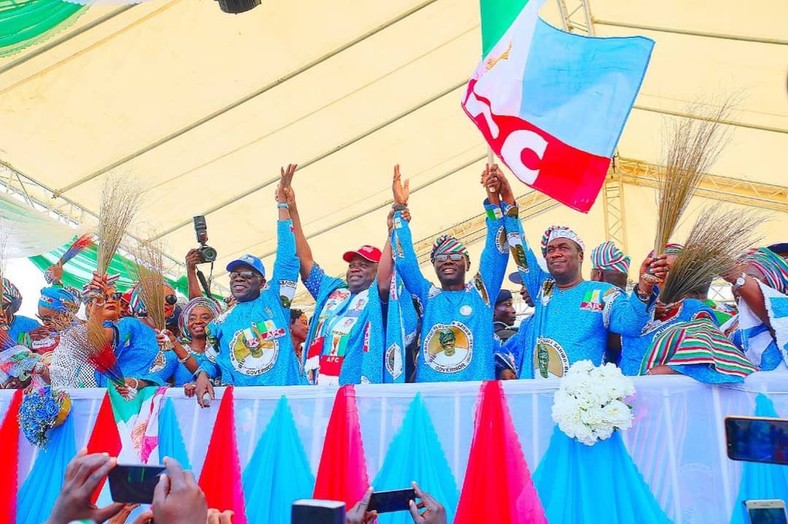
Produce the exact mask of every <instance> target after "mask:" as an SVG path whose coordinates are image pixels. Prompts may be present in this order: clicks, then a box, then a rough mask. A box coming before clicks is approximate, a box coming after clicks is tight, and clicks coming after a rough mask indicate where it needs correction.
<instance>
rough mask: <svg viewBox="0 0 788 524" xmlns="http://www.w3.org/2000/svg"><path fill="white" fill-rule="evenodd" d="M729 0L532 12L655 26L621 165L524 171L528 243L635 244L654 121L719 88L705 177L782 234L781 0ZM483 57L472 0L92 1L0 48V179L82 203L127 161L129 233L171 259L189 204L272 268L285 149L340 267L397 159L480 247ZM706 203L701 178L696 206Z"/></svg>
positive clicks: (235, 251) (787, 11) (381, 204)
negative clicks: (236, 11)
mask: <svg viewBox="0 0 788 524" xmlns="http://www.w3.org/2000/svg"><path fill="white" fill-rule="evenodd" d="M571 4H574V5H571ZM743 7H744V4H742V3H741V2H736V3H734V2H733V1H731V0H723V1H721V2H714V3H713V4H712V3H709V2H694V3H693V2H686V1H683V0H666V1H664V2H660V3H659V4H658V5H657V4H654V3H653V2H646V1H644V0H638V1H631V0H594V1H593V2H592V3H590V2H589V1H585V2H571V1H568V0H557V1H548V3H547V5H546V6H545V7H544V8H543V10H542V16H543V17H544V18H545V19H546V20H548V21H549V22H551V23H552V24H554V25H556V26H558V27H562V26H564V27H568V28H569V29H571V30H573V31H576V32H586V31H587V30H588V29H589V28H588V26H587V20H589V19H590V20H591V22H592V24H591V26H590V29H591V30H592V31H593V32H594V33H595V34H597V35H599V36H610V35H632V34H643V35H646V36H649V37H651V38H653V39H654V40H655V41H656V46H655V50H654V54H653V58H652V61H651V66H650V68H649V71H648V73H647V76H646V79H645V82H644V84H643V87H642V90H641V93H640V96H639V97H638V99H637V102H636V109H635V110H634V111H633V112H632V115H631V117H630V119H629V122H628V124H627V126H626V128H625V131H624V134H623V136H622V139H621V141H620V143H619V154H620V161H618V162H617V163H616V171H615V172H614V173H613V174H612V175H611V177H610V181H609V182H608V184H607V187H606V192H605V193H604V194H602V195H600V198H599V200H598V201H597V203H596V205H595V206H594V208H593V209H592V211H591V212H590V213H589V214H588V215H587V216H586V215H582V214H580V213H577V212H575V211H572V210H570V209H568V208H565V207H563V206H560V205H558V204H556V203H555V202H553V201H550V200H548V199H545V198H543V197H542V196H541V195H539V194H530V193H531V191H530V189H529V188H528V187H526V186H524V185H521V184H519V183H516V184H517V186H516V192H517V193H518V194H521V195H525V198H526V199H528V200H527V202H525V201H524V202H523V206H522V211H523V215H524V216H526V217H527V218H526V221H525V227H526V232H527V233H528V235H529V239H530V240H531V242H537V241H538V238H539V235H541V232H542V231H543V230H544V228H545V227H546V226H548V225H550V224H552V223H563V224H567V225H571V226H573V227H575V228H576V229H577V230H578V232H579V233H580V234H581V235H583V236H584V238H585V240H586V244H587V245H589V246H593V245H595V244H596V243H598V242H601V241H603V240H605V239H606V238H613V239H615V240H617V241H618V242H619V243H621V244H624V245H625V247H626V249H627V250H628V252H629V253H630V254H631V255H632V256H633V260H639V259H642V257H643V256H644V255H645V253H646V252H647V251H648V250H649V247H650V245H651V244H652V242H653V233H654V222H655V209H656V205H655V195H654V190H653V185H654V184H653V165H655V164H658V163H659V159H660V153H661V144H662V143H663V135H664V131H663V130H664V127H665V123H666V121H667V120H668V119H670V118H673V117H672V116H670V115H676V114H681V113H683V112H685V111H686V110H687V107H688V104H690V103H693V102H697V101H707V102H711V103H714V102H715V101H719V100H721V99H722V98H724V97H726V96H730V95H734V96H736V98H737V99H738V104H737V107H736V110H735V111H734V113H733V114H732V116H731V118H730V128H731V141H730V143H729V144H728V146H727V147H726V148H725V150H724V151H723V154H722V155H721V157H720V159H719V161H718V162H717V163H716V164H715V165H714V166H713V168H712V170H711V173H710V174H711V175H713V176H712V177H711V179H710V180H709V181H707V182H706V183H705V184H704V187H703V192H702V195H703V196H705V197H712V198H713V199H714V203H715V205H716V203H717V202H718V201H720V200H721V201H729V202H735V203H736V204H737V205H746V206H755V207H759V208H763V209H765V210H768V212H769V213H770V214H772V215H773V218H772V220H771V221H770V222H769V223H768V225H767V226H765V227H764V229H763V232H762V233H763V235H764V238H765V240H764V241H765V242H776V241H782V240H788V238H786V231H788V190H787V189H786V182H785V180H786V171H785V169H786V167H785V166H786V165H788V98H787V97H786V64H788V60H787V59H788V35H787V34H786V30H785V20H788V3H785V2H775V1H773V0H771V1H770V0H755V1H753V2H749V3H747V5H746V9H742V8H743ZM562 11H564V15H563V16H562ZM586 15H588V16H587V17H586ZM479 55H480V36H479V15H478V2H477V0H428V1H423V0H421V1H417V0H389V1H385V2H381V1H374V2H372V1H365V2H357V1H353V0H335V1H332V2H316V1H312V0H263V4H262V5H261V6H259V7H257V8H256V9H254V10H252V11H250V12H248V13H245V14H242V15H237V16H234V15H228V14H225V13H222V12H221V11H220V10H219V7H218V4H216V2H214V1H212V0H188V1H187V0H170V1H164V0H154V1H151V2H148V3H144V4H140V5H136V6H125V7H92V8H90V9H89V10H88V11H87V12H86V14H84V15H83V16H82V17H81V18H80V19H79V20H78V22H77V23H75V24H73V25H72V26H70V27H68V28H67V29H65V30H64V31H63V32H61V33H60V34H58V35H56V36H55V37H54V38H53V39H52V40H50V41H48V42H44V43H43V44H40V45H38V46H37V47H33V48H30V49H27V50H25V51H24V52H23V53H21V54H19V55H15V56H12V57H8V58H5V59H0V119H1V120H0V121H2V126H0V162H2V164H4V165H5V167H6V169H5V170H0V182H2V184H3V185H5V186H7V187H8V188H10V189H11V190H13V191H16V192H25V193H26V198H29V199H30V200H31V201H38V202H40V203H45V204H46V205H48V206H50V207H52V208H54V209H55V210H56V211H57V212H59V213H61V214H63V215H66V216H67V217H69V218H71V219H73V220H75V221H77V222H80V221H90V220H92V219H93V218H92V217H91V216H90V215H91V213H92V214H95V213H96V212H97V210H98V203H99V194H100V188H101V185H102V183H103V181H104V179H105V177H106V176H108V175H110V174H112V173H120V174H122V175H124V176H129V177H130V178H134V179H136V180H137V181H138V183H139V184H140V185H141V186H142V187H143V189H144V190H145V204H144V207H143V210H142V213H141V215H142V217H143V222H146V223H147V224H140V225H138V227H137V229H136V230H135V234H136V235H137V236H143V237H147V236H149V235H148V233H147V232H148V231H150V227H151V226H152V227H155V228H156V230H157V231H158V232H159V233H158V234H159V235H161V237H162V238H163V240H164V242H165V244H166V246H167V252H168V254H169V255H170V256H171V257H172V258H173V259H176V260H182V258H183V255H184V254H185V253H186V251H187V250H188V249H189V248H190V247H193V246H194V245H195V238H194V232H193V229H192V225H191V217H192V216H193V215H197V214H205V215H207V221H208V226H209V236H210V244H211V245H213V246H214V247H216V248H217V249H218V251H219V253H220V260H219V263H220V266H223V265H224V263H226V262H227V261H229V260H231V259H232V258H234V257H236V256H239V255H241V254H243V253H246V252H249V253H253V254H256V255H261V256H265V263H266V265H267V266H268V267H269V268H270V267H271V266H272V264H273V256H272V254H273V253H274V251H275V249H276V241H275V221H276V209H275V206H274V201H273V193H274V187H275V185H276V180H277V178H278V172H279V166H280V165H283V164H287V163H288V162H294V163H298V164H300V166H301V167H300V168H299V171H298V172H297V174H296V177H295V181H294V187H295V189H296V193H297V196H298V202H299V209H300V211H301V216H302V218H303V220H304V222H305V229H306V233H307V235H308V236H309V237H310V242H311V245H312V249H313V252H314V253H315V255H316V258H317V260H318V262H320V263H321V265H322V266H323V267H324V268H325V269H326V270H327V271H328V272H329V273H333V274H340V273H342V272H343V271H344V263H343V262H342V260H341V254H342V252H344V251H345V250H348V249H351V248H356V247H358V246H359V245H361V244H364V243H373V244H377V245H382V243H383V242H384V240H385V234H386V230H385V217H386V213H387V208H388V204H389V203H390V180H391V172H392V166H393V165H394V164H395V163H400V164H401V165H402V166H403V172H404V173H405V175H406V176H408V177H409V178H410V180H411V187H412V188H413V189H412V193H413V194H412V197H411V211H412V215H413V222H412V226H413V230H414V237H415V238H424V239H428V238H431V237H433V236H434V235H435V234H436V233H437V232H439V231H442V230H445V229H450V228H454V230H455V232H458V233H460V234H461V236H464V237H465V238H466V239H467V240H469V241H472V242H471V243H472V244H474V243H475V244H474V245H472V247H471V249H472V252H474V253H478V250H479V249H480V246H481V243H479V242H478V241H477V240H478V239H479V238H483V237H482V236H481V235H480V234H478V233H476V234H474V231H476V230H478V224H477V223H476V222H474V221H473V220H472V219H473V218H474V217H476V216H478V215H479V214H480V213H481V211H482V208H481V199H482V197H483V192H482V189H481V187H480V186H479V174H480V172H481V170H482V168H483V165H484V162H485V158H486V146H485V144H484V142H483V140H482V138H481V135H480V134H479V133H478V131H477V130H476V129H475V128H474V126H473V125H472V124H471V122H470V121H469V120H468V119H467V117H466V116H465V115H464V114H463V112H462V110H461V108H460V97H461V94H462V92H463V88H464V84H465V81H466V80H467V77H468V75H469V74H470V72H471V71H472V70H473V68H474V65H475V63H476V61H477V60H478V58H479ZM527 203H530V204H532V205H531V206H528V205H526V204H527ZM709 203H711V201H709V200H706V199H705V198H698V199H697V200H696V203H695V205H693V207H692V209H691V212H690V213H689V217H688V221H689V220H691V219H692V218H693V217H694V215H695V213H696V212H697V209H698V207H699V206H703V205H707V204H709ZM686 227H687V225H686V224H685V225H684V228H683V229H682V233H680V234H679V235H678V238H677V239H676V240H679V241H680V240H682V239H683V235H684V234H686ZM220 280H221V279H220Z"/></svg>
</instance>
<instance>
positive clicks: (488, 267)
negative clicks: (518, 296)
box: [479, 165, 511, 302]
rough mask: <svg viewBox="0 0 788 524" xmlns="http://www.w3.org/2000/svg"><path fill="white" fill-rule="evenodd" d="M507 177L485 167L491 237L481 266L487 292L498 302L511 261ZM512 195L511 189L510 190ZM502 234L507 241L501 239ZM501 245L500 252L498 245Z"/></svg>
mask: <svg viewBox="0 0 788 524" xmlns="http://www.w3.org/2000/svg"><path fill="white" fill-rule="evenodd" d="M505 181H506V178H505V177H504V176H503V173H502V172H501V171H499V170H498V166H495V165H494V166H493V167H492V168H490V166H487V167H485V169H484V172H483V173H482V185H483V186H484V188H485V190H486V191H487V199H486V200H485V202H484V209H485V211H486V213H487V219H486V223H487V238H486V241H485V244H484V250H483V251H482V256H481V261H480V263H479V275H480V276H481V279H482V283H483V284H484V287H485V289H486V291H487V296H488V300H490V301H493V302H494V301H495V297H496V296H498V292H499V291H500V290H501V284H502V283H503V277H504V275H505V274H506V262H507V259H508V258H509V256H508V250H507V248H506V240H505V238H506V236H505V228H504V224H503V213H502V212H501V207H500V206H501V197H502V194H501V190H502V189H504V182H505ZM509 192H510V193H511V190H509ZM499 233H501V234H502V235H503V238H501V239H500V240H499V239H498V234H499ZM499 242H500V249H499V246H498V245H497V244H498V243H499Z"/></svg>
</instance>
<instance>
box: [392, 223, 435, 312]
mask: <svg viewBox="0 0 788 524" xmlns="http://www.w3.org/2000/svg"><path fill="white" fill-rule="evenodd" d="M407 217H410V214H408V215H407ZM390 242H391V249H392V252H393V253H394V257H395V258H394V260H395V261H394V263H395V264H396V265H397V272H398V273H399V274H400V276H401V277H402V282H403V283H404V284H405V288H407V290H408V291H409V292H410V294H411V295H415V296H416V297H418V298H419V300H421V303H422V304H426V302H427V294H428V293H429V290H430V287H431V286H432V284H430V282H429V280H427V279H426V278H424V275H422V274H421V269H420V268H419V260H418V258H417V257H416V252H415V251H414V250H413V236H412V235H411V233H410V226H409V225H408V221H407V220H406V215H405V214H404V210H403V211H395V212H394V228H393V229H392V230H391V239H390Z"/></svg>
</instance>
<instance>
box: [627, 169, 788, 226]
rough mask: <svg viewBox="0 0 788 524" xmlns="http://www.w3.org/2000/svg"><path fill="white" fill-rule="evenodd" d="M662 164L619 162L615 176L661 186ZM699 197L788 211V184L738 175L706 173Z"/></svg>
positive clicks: (698, 193) (652, 185) (628, 181)
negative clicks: (775, 183) (779, 184)
mask: <svg viewBox="0 0 788 524" xmlns="http://www.w3.org/2000/svg"><path fill="white" fill-rule="evenodd" d="M659 169H660V166H658V165H656V164H651V163H648V162H641V161H638V160H632V159H629V158H621V159H618V161H617V168H616V170H615V172H614V173H613V175H612V178H614V179H619V180H621V181H622V182H623V183H624V184H632V185H636V186H642V187H651V188H655V189H656V188H658V187H659V181H658V177H657V175H658V170H659ZM695 194H696V195H697V196H700V197H703V198H709V199H713V200H719V201H722V202H730V203H733V204H741V205H745V206H752V207H757V208H759V209H769V210H772V211H778V212H780V213H788V187H786V186H778V185H772V184H764V183H760V182H751V181H749V180H743V179H738V178H729V177H723V176H717V175H711V174H706V176H705V177H704V178H703V180H702V181H701V183H700V186H699V187H698V190H697V192H696V193H695Z"/></svg>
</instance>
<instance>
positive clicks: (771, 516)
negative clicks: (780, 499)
mask: <svg viewBox="0 0 788 524" xmlns="http://www.w3.org/2000/svg"><path fill="white" fill-rule="evenodd" d="M747 515H748V516H749V517H750V524H788V520H786V516H785V506H784V505H783V506H781V507H772V508H751V507H748V508H747Z"/></svg>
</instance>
